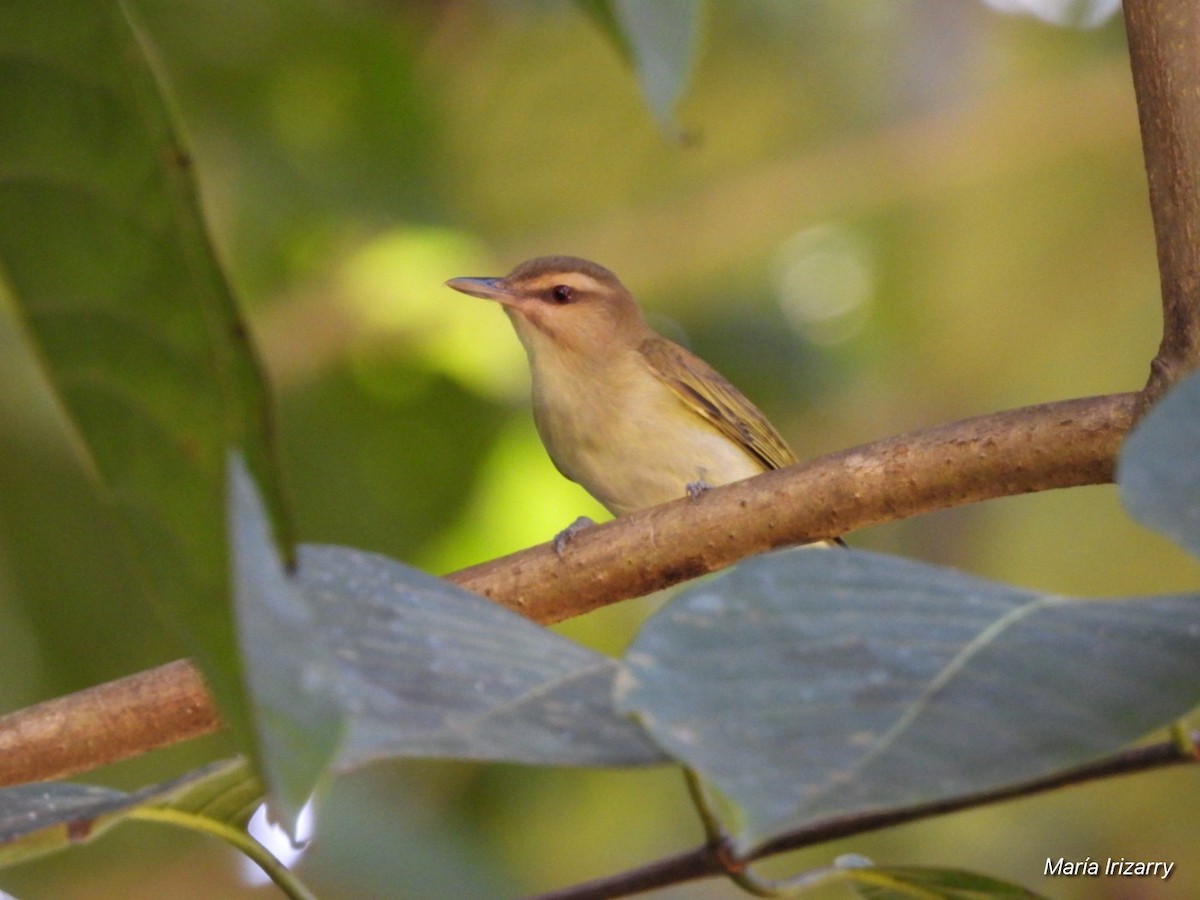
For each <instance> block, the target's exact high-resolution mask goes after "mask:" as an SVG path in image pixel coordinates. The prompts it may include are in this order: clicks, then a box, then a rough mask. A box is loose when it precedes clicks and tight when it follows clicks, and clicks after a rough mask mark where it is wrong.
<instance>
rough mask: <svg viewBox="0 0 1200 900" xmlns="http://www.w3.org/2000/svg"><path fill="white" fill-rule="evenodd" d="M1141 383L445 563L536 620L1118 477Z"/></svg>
mask: <svg viewBox="0 0 1200 900" xmlns="http://www.w3.org/2000/svg"><path fill="white" fill-rule="evenodd" d="M1134 402H1135V395H1133V394H1116V395H1111V396H1107V397H1091V398H1087V399H1082V400H1066V401H1063V402H1060V403H1048V404H1045V405H1043V406H1030V407H1025V408H1023V409H1016V410H1011V411H1009V412H1003V413H997V414H994V415H989V416H980V417H978V418H974V419H966V420H964V421H961V422H955V423H953V424H950V425H943V426H941V427H939V428H932V429H929V430H927V431H921V432H916V433H913V434H908V435H902V436H900V437H894V438H889V439H887V440H883V441H879V442H877V443H874V444H868V445H866V446H863V447H858V448H855V449H852V450H845V451H843V452H841V453H835V454H833V455H831V456H824V457H821V458H820V459H817V460H813V461H812V462H809V463H801V464H799V465H795V466H789V467H788V468H786V469H779V470H777V471H774V472H767V473H765V474H763V475H759V476H757V477H755V478H752V479H749V480H747V481H743V482H740V483H738V484H735V485H726V486H724V487H720V488H714V489H713V490H711V491H707V492H706V493H704V494H703V495H701V496H700V497H698V498H697V499H695V500H691V499H683V500H676V501H674V502H672V503H666V504H663V505H662V506H656V507H653V508H651V509H645V510H640V511H639V512H636V513H632V514H630V515H628V516H623V517H621V518H620V519H616V520H614V521H612V522H608V523H606V524H604V525H599V526H596V527H594V528H588V529H586V530H584V531H582V532H580V533H578V534H577V535H576V536H575V537H574V538H573V540H572V541H571V544H570V546H569V548H568V550H567V551H566V552H565V553H564V554H563V556H562V558H561V559H560V558H558V557H557V556H556V555H555V553H554V551H553V549H552V548H551V547H550V545H548V544H543V545H540V546H537V547H531V548H529V549H527V550H522V551H520V552H517V553H513V554H511V555H509V556H504V557H501V558H500V559H495V560H492V561H491V562H486V563H483V564H481V565H478V566H473V567H471V568H468V569H462V570H460V571H458V572H455V573H453V574H451V575H449V576H447V577H448V578H449V579H450V580H451V581H453V582H455V583H456V584H459V585H461V586H462V587H465V588H467V589H468V590H471V591H474V592H475V593H477V594H482V595H483V596H485V597H489V598H491V599H492V600H495V601H496V602H498V603H502V604H503V605H505V606H507V607H509V608H511V609H515V610H517V611H518V612H520V613H523V614H524V615H526V616H528V617H529V618H531V619H533V620H535V621H538V622H547V623H548V622H558V621H560V620H562V619H566V618H570V617H572V616H578V615H581V614H583V613H585V612H589V611H591V610H593V609H596V608H597V607H600V606H604V605H606V604H609V603H613V602H616V601H617V600H624V599H627V598H629V597H640V596H642V595H644V594H649V593H651V592H653V591H656V590H659V589H661V588H665V587H669V586H671V585H673V584H678V583H679V582H681V581H685V580H687V579H689V578H695V577H696V576H698V575H703V574H705V573H707V572H713V571H715V570H717V569H720V568H723V567H725V566H728V565H730V564H732V563H734V562H736V561H737V560H739V559H742V558H744V557H747V556H751V555H753V554H755V553H762V552H764V551H766V550H773V549H776V548H778V547H785V546H790V545H794V544H802V543H806V542H809V541H814V540H820V539H822V538H828V537H833V536H834V535H839V534H846V533H848V532H851V531H856V530H858V529H860V528H865V527H867V526H869V525H878V524H880V523H883V522H892V521H896V520H899V519H906V518H910V517H912V516H916V515H920V514H921V513H927V512H932V511H934V510H938V509H946V508H948V507H952V506H962V505H964V504H967V503H976V502H979V501H980V500H987V499H992V498H995V497H1007V496H1011V495H1013V494H1023V493H1030V492H1033V491H1044V490H1049V489H1051V488H1061V487H1075V486H1078V485H1084V484H1101V483H1105V482H1108V481H1111V480H1112V473H1113V461H1114V460H1115V459H1116V454H1117V448H1118V447H1119V446H1120V443H1121V440H1122V438H1123V437H1124V435H1125V432H1126V430H1127V429H1128V428H1129V425H1130V423H1131V421H1132V413H1133V406H1134Z"/></svg>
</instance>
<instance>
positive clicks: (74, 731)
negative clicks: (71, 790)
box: [0, 659, 221, 785]
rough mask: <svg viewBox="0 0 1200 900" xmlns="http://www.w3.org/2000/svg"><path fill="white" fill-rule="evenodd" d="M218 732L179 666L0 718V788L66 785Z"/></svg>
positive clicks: (192, 680)
mask: <svg viewBox="0 0 1200 900" xmlns="http://www.w3.org/2000/svg"><path fill="white" fill-rule="evenodd" d="M220 727H221V723H220V720H219V719H218V717H217V711H216V707H215V706H214V705H213V701H212V698H211V697H210V696H209V694H208V691H207V690H206V689H205V687H204V682H203V680H202V679H201V677H200V673H199V672H198V671H197V670H196V668H195V666H193V665H192V664H191V663H190V662H188V661H187V660H184V659H181V660H177V661H175V662H173V663H168V664H167V665H165V666H159V667H158V668H157V669H150V670H148V671H145V672H139V673H138V674H136V675H130V676H129V677H127V678H121V679H119V680H117V681H110V682H107V683H106V684H101V685H97V686H96V687H93V688H88V689H87V690H85V691H79V692H77V693H74V694H68V695H67V696H65V697H59V698H57V699H54V700H47V701H46V702H45V703H39V704H37V705H36V706H30V707H28V708H26V709H22V710H19V711H17V712H14V713H10V714H8V715H7V716H4V717H2V718H0V785H10V784H23V783H25V782H29V781H46V780H48V779H51V778H65V777H66V776H68V775H73V774H75V773H76V772H85V771H88V770H89V769H95V768H98V767H99V766H103V765H107V764H108V763H112V762H117V761H119V760H122V759H128V758H129V757H131V756H137V755H139V754H142V753H146V752H148V751H150V750H155V749H157V748H159V747H165V746H167V745H169V744H177V743H179V742H181V741H186V740H190V739H191V738H195V737H200V736H201V735H204V734H209V733H210V732H213V731H216V730H217V729H218V728H220Z"/></svg>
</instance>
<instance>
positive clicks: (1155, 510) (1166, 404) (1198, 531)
mask: <svg viewBox="0 0 1200 900" xmlns="http://www.w3.org/2000/svg"><path fill="white" fill-rule="evenodd" d="M1117 486H1118V487H1119V488H1120V491H1121V500H1122V502H1123V503H1124V504H1125V508H1126V509H1127V510H1129V514H1130V515H1131V516H1133V517H1134V518H1135V519H1137V520H1138V521H1139V522H1141V523H1142V524H1143V525H1145V526H1147V527H1149V528H1153V529H1155V530H1156V531H1161V532H1162V533H1163V534H1165V535H1166V536H1167V537H1169V538H1171V540H1173V541H1175V542H1176V543H1177V544H1179V545H1180V546H1181V547H1183V548H1184V549H1185V550H1188V551H1189V552H1190V553H1192V554H1193V555H1195V556H1200V372H1196V373H1193V374H1192V375H1189V376H1188V377H1187V378H1185V379H1184V380H1183V381H1181V382H1180V383H1179V384H1177V385H1176V386H1175V387H1174V388H1172V389H1171V391H1170V392H1168V393H1167V395H1166V396H1165V397H1163V399H1162V400H1161V401H1160V402H1159V403H1158V405H1157V406H1155V407H1154V408H1153V409H1151V410H1150V412H1149V413H1147V414H1146V416H1145V418H1143V419H1142V420H1141V422H1139V423H1138V425H1137V427H1136V428H1135V429H1134V430H1133V433H1132V434H1130V435H1129V437H1128V438H1126V439H1125V444H1124V445H1123V446H1122V447H1121V456H1120V460H1119V461H1118V465H1117Z"/></svg>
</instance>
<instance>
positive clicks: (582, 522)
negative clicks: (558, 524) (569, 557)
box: [551, 516, 596, 557]
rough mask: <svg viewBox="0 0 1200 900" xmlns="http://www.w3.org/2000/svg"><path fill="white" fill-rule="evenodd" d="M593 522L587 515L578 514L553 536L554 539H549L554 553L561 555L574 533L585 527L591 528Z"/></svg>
mask: <svg viewBox="0 0 1200 900" xmlns="http://www.w3.org/2000/svg"><path fill="white" fill-rule="evenodd" d="M595 524H596V523H595V522H593V521H592V520H591V519H589V518H588V517H587V516H580V517H579V518H578V519H576V520H575V521H574V522H572V523H571V524H570V525H568V526H567V527H566V528H564V529H563V530H562V531H560V532H559V533H558V534H556V535H555V536H554V540H553V541H551V545H552V546H553V547H554V555H555V556H558V557H561V556H562V555H563V551H565V550H566V549H567V545H568V544H569V543H571V539H572V538H574V537H575V535H577V534H579V532H581V531H583V530H584V529H585V528H591V527H592V526H593V525H595Z"/></svg>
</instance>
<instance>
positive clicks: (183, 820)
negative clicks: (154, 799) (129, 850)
mask: <svg viewBox="0 0 1200 900" xmlns="http://www.w3.org/2000/svg"><path fill="white" fill-rule="evenodd" d="M127 818H130V819H140V820H142V821H145V822H164V823H166V824H168V825H175V826H177V827H179V828H187V829H189V830H191V831H201V832H204V833H207V834H211V835H214V836H215V837H218V838H220V839H221V840H223V841H225V842H226V843H227V844H230V845H232V846H233V847H235V848H237V849H238V850H240V851H241V852H242V853H244V854H245V855H246V856H247V857H249V858H250V859H251V860H253V861H254V862H255V863H256V864H257V865H258V867H259V868H260V869H262V870H263V872H265V873H266V875H267V877H268V878H270V879H271V880H272V881H273V882H275V884H276V886H277V887H278V888H279V889H280V890H281V891H283V893H284V894H286V895H287V896H288V897H290V898H291V900H317V896H316V894H314V893H312V891H310V890H309V889H308V888H307V887H305V886H304V884H303V883H302V882H301V881H300V879H299V878H297V877H296V876H295V874H293V873H292V872H291V871H290V870H289V869H288V867H287V866H285V865H284V864H283V863H282V862H280V860H279V858H278V857H276V856H275V855H274V854H273V853H271V851H270V850H268V849H267V848H266V847H264V846H263V845H262V844H261V843H259V842H258V841H256V840H255V839H254V838H252V837H251V836H250V835H249V833H248V832H246V831H243V830H242V829H240V828H234V827H233V826H232V825H226V824H225V823H224V822H218V821H217V820H216V819H210V818H208V817H206V816H198V815H196V814H195V813H188V812H183V811H182V810H178V809H168V808H166V807H162V806H142V807H139V808H137V809H135V810H133V811H131V812H130V813H129V815H128V817H127Z"/></svg>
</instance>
